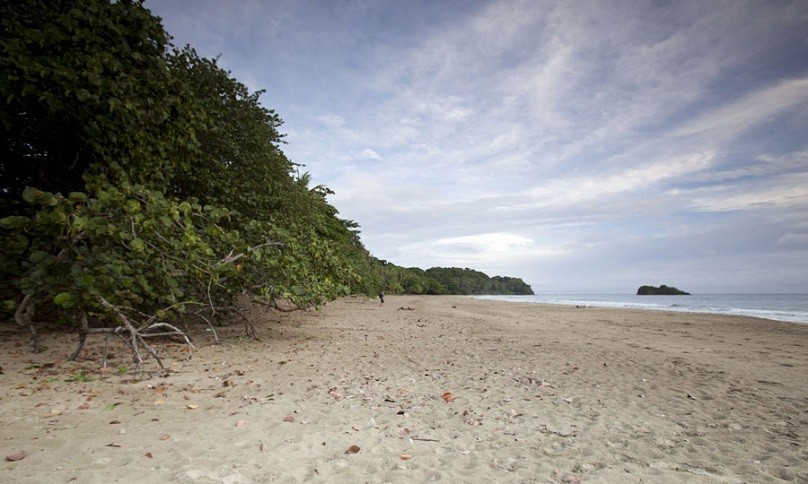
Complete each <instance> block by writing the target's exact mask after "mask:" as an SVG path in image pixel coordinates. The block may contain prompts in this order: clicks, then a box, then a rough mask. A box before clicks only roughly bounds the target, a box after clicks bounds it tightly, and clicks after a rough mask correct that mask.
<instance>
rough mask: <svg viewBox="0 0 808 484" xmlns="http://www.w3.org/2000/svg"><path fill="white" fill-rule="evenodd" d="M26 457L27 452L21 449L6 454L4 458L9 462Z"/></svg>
mask: <svg viewBox="0 0 808 484" xmlns="http://www.w3.org/2000/svg"><path fill="white" fill-rule="evenodd" d="M26 457H28V452H26V451H24V450H21V451H19V452H15V453H14V454H11V455H7V456H6V460H7V461H9V462H17V461H18V460H23V459H25V458H26Z"/></svg>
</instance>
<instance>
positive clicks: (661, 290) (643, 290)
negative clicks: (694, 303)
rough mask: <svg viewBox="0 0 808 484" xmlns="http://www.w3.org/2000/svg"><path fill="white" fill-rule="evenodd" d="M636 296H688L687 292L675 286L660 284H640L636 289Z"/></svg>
mask: <svg viewBox="0 0 808 484" xmlns="http://www.w3.org/2000/svg"><path fill="white" fill-rule="evenodd" d="M637 295H638V296H689V295H690V293H689V292H684V291H681V290H679V289H676V288H675V287H668V286H666V285H665V284H662V285H661V286H659V287H654V286H640V288H639V289H637Z"/></svg>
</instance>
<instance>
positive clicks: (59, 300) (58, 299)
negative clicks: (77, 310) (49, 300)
mask: <svg viewBox="0 0 808 484" xmlns="http://www.w3.org/2000/svg"><path fill="white" fill-rule="evenodd" d="M53 302H54V303H55V304H57V305H59V306H62V307H63V308H64V309H70V308H71V307H73V306H74V305H75V304H76V301H75V299H74V298H73V295H72V294H70V293H69V292H60V293H59V294H57V295H56V296H54V298H53Z"/></svg>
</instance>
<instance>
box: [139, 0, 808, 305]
mask: <svg viewBox="0 0 808 484" xmlns="http://www.w3.org/2000/svg"><path fill="white" fill-rule="evenodd" d="M145 5H146V7H147V8H149V9H150V10H151V11H152V12H153V13H154V14H155V15H157V16H159V17H161V18H162V19H163V25H164V26H165V28H166V30H167V31H168V32H169V33H170V34H171V35H172V36H173V37H174V43H175V44H176V45H179V46H182V45H185V44H190V45H191V46H193V47H195V48H196V50H197V51H198V52H199V54H200V55H202V56H205V57H215V56H219V65H220V66H222V67H223V68H225V69H227V70H229V71H231V73H232V75H233V77H235V78H236V79H238V80H239V81H241V82H242V83H244V84H245V85H247V86H248V87H249V88H250V89H252V90H258V89H265V90H266V93H265V94H264V95H263V96H262V98H261V99H262V103H263V105H264V106H265V107H267V108H270V109H274V110H275V111H276V112H277V113H278V114H279V115H280V117H281V118H282V119H283V121H284V124H283V126H282V127H281V131H282V132H283V133H285V134H286V142H287V144H285V145H284V146H283V147H282V149H283V151H284V153H286V155H287V156H288V157H289V158H290V159H291V160H292V161H293V162H295V163H299V164H301V165H304V166H302V167H301V168H300V169H301V171H306V172H309V173H310V174H311V176H312V186H314V185H318V184H324V185H326V186H328V187H329V188H331V189H332V190H334V192H335V193H334V194H333V195H331V196H330V197H329V201H330V202H331V204H332V205H334V206H335V207H336V208H337V209H338V210H339V212H340V215H339V216H340V217H342V218H346V219H350V220H354V221H356V222H358V223H359V224H360V226H361V231H362V232H361V237H362V240H363V242H364V244H365V246H366V247H367V249H368V250H370V252H371V253H372V254H373V255H374V256H376V257H378V258H380V259H384V260H388V261H390V262H393V263H395V264H397V265H400V266H405V267H421V268H424V269H426V268H429V267H433V266H444V267H468V268H472V269H476V270H481V271H483V272H485V273H487V274H489V275H507V276H513V277H521V278H522V279H524V280H525V282H527V283H528V284H530V285H531V286H532V287H533V289H534V291H536V292H537V293H545V294H559V293H560V294H563V293H616V294H630V293H634V292H635V291H636V289H637V287H639V286H640V285H643V284H652V285H660V284H667V285H673V286H676V287H679V288H680V289H683V290H686V291H689V292H692V293H738V292H740V293H747V292H763V293H775V292H798V293H808V2H806V1H804V0H795V1H778V0H759V1H743V0H729V1H720V0H694V1H688V0H682V1H674V2H668V1H658V0H648V1H640V0H637V1H634V0H632V1H612V0H594V1H584V0H580V1H579V0H569V1H541V0H527V1H518V0H513V1H466V0H462V1H461V0H446V1H439V0H424V1H419V0H389V1H382V0H377V1H374V0H364V1H362V0H323V1H313V0H288V1H285V0H278V1H262V0H255V1H246V0H245V1H241V0H229V1H224V0H222V1H208V0H146V2H145Z"/></svg>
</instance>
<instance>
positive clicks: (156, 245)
mask: <svg viewBox="0 0 808 484" xmlns="http://www.w3.org/2000/svg"><path fill="white" fill-rule="evenodd" d="M262 94H263V93H262V92H260V91H259V92H250V91H249V89H247V87H245V86H244V85H243V84H241V83H240V82H238V81H237V80H236V79H234V78H232V77H231V75H230V73H229V72H227V71H225V70H223V69H221V68H220V67H219V66H218V65H217V62H216V60H215V59H206V58H203V57H200V56H199V55H198V54H197V53H196V52H195V51H194V50H193V49H192V48H190V47H185V48H178V47H175V46H174V45H172V44H171V42H170V36H169V35H168V34H167V33H166V32H165V30H164V29H163V27H162V25H161V24H160V20H159V18H157V17H154V16H153V15H152V14H151V12H149V11H148V10H147V9H146V8H145V7H144V6H143V5H142V2H139V1H135V0H120V1H109V0H54V1H48V2H44V1H42V0H20V1H16V2H4V3H2V4H1V5H0V217H1V218H0V227H1V228H2V232H0V250H2V251H3V254H4V255H5V257H4V258H3V259H2V261H0V273H2V282H0V294H1V295H2V299H3V301H4V306H3V307H4V308H5V310H6V311H8V312H9V314H11V313H14V318H15V319H16V320H17V322H18V323H20V324H23V325H26V326H28V327H30V329H31V330H32V332H33V325H32V324H31V322H32V320H33V318H34V317H36V316H37V315H42V314H43V313H47V314H48V315H49V316H52V317H55V318H61V321H63V322H64V323H66V324H77V325H78V326H79V329H80V333H81V334H82V338H83V336H84V335H86V334H87V333H88V332H114V333H116V334H120V335H126V338H129V339H128V340H127V341H128V342H129V344H130V347H131V348H132V350H133V351H134V352H135V353H137V351H138V348H140V347H143V348H146V349H150V347H149V346H148V345H147V344H146V340H145V339H144V338H145V337H148V336H149V335H150V333H149V332H150V331H152V330H154V331H158V332H161V333H162V332H165V331H170V332H174V333H177V334H179V333H181V331H179V330H178V329H177V327H176V326H173V325H172V324H171V323H172V321H175V320H177V319H178V317H180V316H182V317H183V321H187V320H188V318H189V317H190V316H198V317H199V318H202V319H203V320H205V321H208V323H209V322H210V320H211V319H210V318H211V317H212V316H215V315H217V314H220V313H222V312H226V311H228V310H232V309H233V308H234V307H235V304H234V303H235V302H236V301H237V300H238V298H239V297H248V298H252V299H254V300H255V299H259V300H262V301H264V302H266V303H267V304H270V305H275V307H277V304H276V302H277V300H278V299H279V298H282V299H283V300H285V301H289V302H291V303H293V304H294V305H297V306H310V305H318V304H321V303H322V302H324V301H327V300H329V299H333V298H335V297H339V296H340V295H346V294H350V293H366V294H375V293H376V292H378V291H385V290H387V291H391V292H410V293H418V294H422V293H424V294H436V293H451V294H458V293H479V292H480V291H482V292H503V291H525V285H524V283H523V282H522V281H521V280H514V279H509V278H493V279H489V278H488V277H487V276H485V275H484V274H482V273H477V272H475V271H470V270H468V269H464V270H460V269H446V270H444V269H441V270H438V269H430V270H429V271H422V270H420V269H403V268H396V267H395V266H393V265H392V264H386V263H384V262H382V261H378V260H377V259H375V258H373V257H372V256H371V255H370V254H369V253H368V252H367V250H365V248H364V247H363V245H362V243H361V240H360V239H359V232H358V230H357V228H358V225H357V224H356V223H355V222H353V221H351V220H344V219H341V218H339V217H338V212H337V210H336V209H335V208H334V207H333V206H331V205H330V204H329V203H328V201H327V199H326V197H327V195H329V194H330V193H331V192H330V190H328V189H327V188H325V187H322V186H317V187H313V188H312V187H309V181H310V178H309V176H308V174H302V175H300V174H299V173H298V168H299V167H298V166H297V165H295V164H294V163H293V162H292V161H290V160H289V159H288V158H287V157H286V156H285V155H284V153H283V151H282V150H281V146H282V144H283V139H282V135H281V134H280V132H279V127H280V125H281V120H280V118H279V117H278V116H277V115H276V114H275V113H274V112H273V111H271V110H268V109H266V108H264V107H263V106H262V105H261V102H260V97H261V95H262ZM527 290H529V287H528V288H527ZM152 332H153V331H152Z"/></svg>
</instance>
